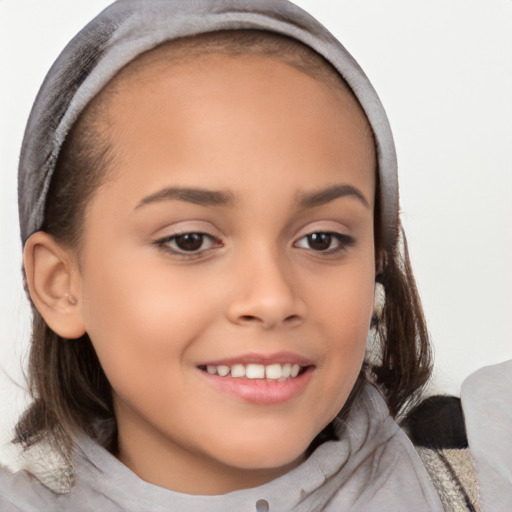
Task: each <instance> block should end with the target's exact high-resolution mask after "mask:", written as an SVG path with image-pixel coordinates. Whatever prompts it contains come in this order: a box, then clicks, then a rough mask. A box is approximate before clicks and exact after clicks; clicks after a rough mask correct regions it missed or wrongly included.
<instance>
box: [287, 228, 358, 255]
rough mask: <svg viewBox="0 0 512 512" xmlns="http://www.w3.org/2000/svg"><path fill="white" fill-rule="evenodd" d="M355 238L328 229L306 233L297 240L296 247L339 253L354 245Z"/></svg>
mask: <svg viewBox="0 0 512 512" xmlns="http://www.w3.org/2000/svg"><path fill="white" fill-rule="evenodd" d="M354 243H355V239H354V238H353V237H351V236H349V235H345V234H342V233H332V232H328V231H325V232H324V231H317V232H315V233H309V235H305V236H303V237H302V238H300V239H299V240H297V242H295V244H294V245H295V247H299V248H301V249H309V250H312V251H315V252H324V253H327V254H332V253H337V252H340V251H343V250H344V249H347V248H348V247H350V246H351V245H354Z"/></svg>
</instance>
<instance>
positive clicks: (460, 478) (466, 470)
mask: <svg viewBox="0 0 512 512" xmlns="http://www.w3.org/2000/svg"><path fill="white" fill-rule="evenodd" d="M416 449H417V451H418V454H419V456H420V458H421V460H422V461H423V464H424V465H425V468H426V469H427V471H428V474H429V475H430V478H431V479H432V482H433V484H434V486H435V488H436V490H437V492H438V494H439V497H440V498H441V501H442V503H443V506H444V509H445V511H446V512H467V511H470V512H472V511H475V512H478V511H479V510H480V507H479V504H478V482H477V477H476V471H475V466H474V464H473V459H472V457H471V453H470V451H469V449H468V448H466V449H444V450H432V449H429V448H422V447H417V448H416Z"/></svg>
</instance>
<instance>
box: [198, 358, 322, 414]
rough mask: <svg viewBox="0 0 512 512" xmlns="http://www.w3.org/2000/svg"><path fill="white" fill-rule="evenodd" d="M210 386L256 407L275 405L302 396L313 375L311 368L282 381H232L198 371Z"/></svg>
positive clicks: (240, 379)
mask: <svg viewBox="0 0 512 512" xmlns="http://www.w3.org/2000/svg"><path fill="white" fill-rule="evenodd" d="M199 371H200V372H201V374H202V375H203V376H204V377H205V379H207V381H208V382H209V384H210V385H212V386H214V387H215V388H216V389H218V390H220V391H222V392H223V393H227V394H230V395H233V396H235V397H237V398H240V399H242V400H243V401H245V402H249V403H251V404H258V405H275V404H282V403H284V402H288V401H289V400H292V399H293V398H295V397H297V396H299V395H300V394H302V392H303V391H304V390H305V388H306V386H307V385H308V383H309V381H310V379H311V376H312V374H313V368H312V367H311V368H307V369H306V371H305V372H304V373H302V374H301V375H299V376H298V377H294V378H290V379H287V380H284V381H281V382H279V381H272V380H264V379H246V378H239V379H234V378H232V377H219V376H218V375H211V374H210V373H207V372H204V371H202V370H199Z"/></svg>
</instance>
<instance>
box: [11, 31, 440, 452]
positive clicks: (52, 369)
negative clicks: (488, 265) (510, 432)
mask: <svg viewBox="0 0 512 512" xmlns="http://www.w3.org/2000/svg"><path fill="white" fill-rule="evenodd" d="M167 45H169V43H167ZM170 46H173V48H175V47H176V42H173V43H170ZM173 51H174V50H173ZM208 51H210V52H212V53H213V52H224V53H228V54H231V55H236V54H247V53H253V54H258V55H265V56H269V57H271V58H275V59H278V60H280V61H284V62H286V63H288V64H290V65H292V66H294V67H296V68H299V69H300V70H302V71H304V72H306V73H308V74H310V75H312V76H314V77H316V78H319V79H321V80H323V81H325V82H326V83H328V84H329V85H331V86H337V87H343V88H344V89H347V88H348V86H347V85H346V84H345V82H344V81H343V80H342V78H341V77H340V75H339V74H338V73H337V72H336V71H335V70H334V68H332V66H331V65H330V64H329V63H328V62H327V61H325V60H324V59H323V57H321V56H320V55H318V54H317V53H315V52H314V51H313V50H311V49H310V48H308V47H307V46H305V45H302V44H301V43H298V42H297V41H294V40H292V39H289V38H286V37H283V36H278V35H275V34H271V33H266V32H260V31H254V30H247V31H245V30H244V31H242V30H240V31H227V32H222V33H214V34H206V35H203V36H196V37H192V38H186V41H185V43H183V44H181V50H180V51H179V52H177V53H176V52H175V53H174V56H173V58H176V57H177V58H180V57H183V56H190V55H191V54H198V53H205V52H208ZM153 52H154V51H153ZM180 52H181V53H180ZM150 53H151V52H150ZM164 53H165V52H164ZM167 53H169V52H167ZM150 58H153V57H151V55H150ZM138 63H140V58H139V59H137V61H136V62H135V64H136V65H138ZM131 66H133V64H131V65H130V66H128V68H127V69H128V70H129V69H130V67H131ZM124 72H125V71H121V74H122V73H124ZM128 72H129V71H128ZM119 76H120V75H118V77H119ZM118 77H116V78H115V79H114V82H115V81H116V80H118ZM109 88H111V85H109V86H107V89H109ZM107 100H108V98H107V99H105V91H103V92H101V93H100V94H99V95H98V96H97V97H96V98H95V99H94V100H93V101H92V102H91V104H90V105H89V106H88V107H87V108H86V109H85V110H84V111H83V112H82V115H81V116H80V118H79V119H78V121H77V122H76V123H75V125H74V127H73V128H72V130H71V132H70V134H69V135H68V137H67V139H66V141H65V143H64V145H63V148H62V150H61V153H60V155H59V159H58V162H57V166H56V170H55V174H54V176H53V178H52V182H51V185H50V190H49V194H48V198H47V202H46V209H45V216H44V224H43V226H42V228H41V229H42V230H44V231H46V232H47V233H49V234H50V235H52V236H53V237H54V238H55V240H57V241H58V242H59V243H61V244H63V245H65V246H67V247H70V248H73V249H76V250H78V253H79V248H80V236H81V232H82V225H83V221H84V215H85V211H86V207H87V203H88V202H89V201H90V199H91V197H92V196H93V194H94V192H95V191H96V190H97V189H98V187H100V186H101V184H102V183H104V182H105V181H106V180H108V179H109V177H110V176H111V174H112V172H111V169H112V168H113V167H115V156H114V155H112V153H111V149H110V146H109V143H108V130H104V127H105V126H104V125H105V123H103V124H102V123H101V122H98V119H100V118H101V117H102V116H101V111H102V108H103V105H104V102H105V101H107ZM376 188H377V190H376V206H375V215H374V225H375V247H376V256H377V258H376V259H377V261H378V262H379V263H378V264H379V268H378V270H377V280H378V281H380V282H381V283H382V284H383V285H384V288H385V291H386V302H385V306H384V309H383V313H382V316H381V318H380V321H379V322H378V324H377V326H376V328H375V329H373V332H372V336H371V338H372V340H373V343H372V346H371V347H370V351H369V354H368V357H367V359H366V361H365V363H364V365H363V368H362V369H361V373H360V376H359V378H358V381H357V382H356V385H355V387H354V389H353V391H352V393H351V396H350V397H349V399H348V401H347V403H346V404H345V406H344V408H343V411H342V412H341V413H340V414H341V415H344V414H346V412H347V411H348V409H349V408H350V405H351V404H352V402H353V400H354V398H355V397H356V396H357V394H358V393H359V391H360V390H361V388H362V386H363V384H364V382H365V381H366V380H370V381H372V382H374V383H375V384H376V385H377V386H378V387H379V389H380V390H381V392H382V393H383V395H384V396H385V398H386V400H387V403H388V406H389V408H390V411H391V414H392V415H393V416H396V415H398V414H400V413H401V412H403V411H404V410H405V409H407V407H408V406H409V405H410V404H412V403H413V402H414V400H415V398H416V397H417V396H418V394H419V393H420V391H421V389H422V387H423V386H424V384H425V383H426V381H427V380H428V378H429V376H430V373H431V350H430V344H429V338H428V332H427V329H426V325H425V319H424V316H423V311H422V307H421V303H420V299H419V296H418V292H417V289H416V285H415V282H414V278H413V274H412V270H411V265H410V261H409V255H408V251H407V243H406V239H405V235H404V234H403V231H402V230H401V229H400V230H399V235H398V239H397V241H396V244H395V249H394V250H392V251H390V250H385V248H384V247H383V246H382V242H381V233H380V231H379V229H380V228H379V226H380V221H379V211H380V210H379V202H378V198H379V183H378V179H377V185H376ZM397 215H398V214H397ZM28 376H29V389H30V392H31V394H32V397H33V402H32V404H31V405H30V407H29V408H28V410H27V411H26V412H25V414H24V415H23V416H22V418H21V419H20V421H19V422H18V424H17V426H16V440H17V441H18V442H20V443H22V444H23V445H24V446H25V447H27V446H30V445H32V444H34V443H37V442H38V441H40V440H41V439H43V438H44V439H45V440H46V441H47V442H50V443H52V444H53V445H54V447H55V448H56V449H57V450H59V451H60V452H61V453H62V455H64V456H65V457H67V458H69V457H70V455H71V453H72V446H73V442H72V439H73V435H74V433H76V432H77V431H82V432H85V433H87V434H88V435H90V436H91V437H93V438H94V439H96V440H97V441H98V442H99V443H100V444H102V445H103V446H105V447H106V448H107V449H109V450H111V451H113V452H115V450H116V439H117V435H116V434H117V432H116V421H115V417H114V412H113V404H112V391H111V387H110V384H109V382H108V380H107V378H106V376H105V374H104V372H103V370H102V368H101V365H100V362H99V360H98V358H97V356H96V353H95V351H94V348H93V346H92V344H91V341H90V339H89V337H88V336H87V334H85V335H84V336H82V337H81V338H80V339H72V340H67V339H63V338H61V337H60V336H58V335H57V334H56V333H54V332H53V331H52V330H51V329H50V328H49V327H48V325H47V324H46V323H45V321H44V319H43V318H42V316H41V315H40V314H39V312H38V311H37V310H36V309H35V308H34V307H33V330H32V344H31V351H30V358H29V367H28Z"/></svg>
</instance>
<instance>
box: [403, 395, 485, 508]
mask: <svg viewBox="0 0 512 512" xmlns="http://www.w3.org/2000/svg"><path fill="white" fill-rule="evenodd" d="M402 428H403V429H404V430H405V431H406V433H407V434H408V436H409V438H410V439H411V441H412V442H413V443H414V446H415V448H416V450H417V452H418V455H419V456H420V459H421V461H422V462H423V465H424V466H425V469H426V470H427V472H428V474H429V476H430V478H431V480H432V483H433V484H434V487H435V488H436V490H437V492H438V494H439V497H440V498H441V501H442V503H443V507H444V509H445V511H447V512H463V511H469V512H476V511H478V510H479V505H478V502H479V489H478V481H477V475H476V471H475V466H474V463H473V458H472V455H471V452H470V450H469V448H468V440H467V435H466V428H465V422H464V416H463V414H462V408H461V402H460V399H459V398H456V397H452V396H432V397H429V398H427V399H426V400H424V401H423V402H421V403H420V404H419V405H418V406H416V407H415V408H414V409H413V410H412V411H411V412H410V413H409V415H408V416H407V417H406V418H405V420H404V421H403V422H402Z"/></svg>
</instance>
